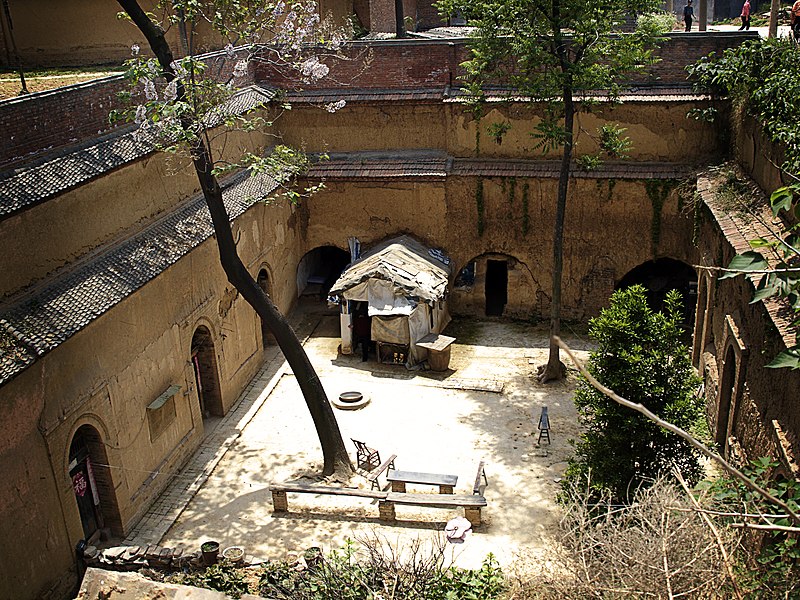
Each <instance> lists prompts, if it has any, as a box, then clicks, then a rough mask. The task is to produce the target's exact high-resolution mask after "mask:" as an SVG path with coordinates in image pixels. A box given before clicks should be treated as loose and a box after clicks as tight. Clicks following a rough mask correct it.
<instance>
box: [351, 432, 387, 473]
mask: <svg viewBox="0 0 800 600" xmlns="http://www.w3.org/2000/svg"><path fill="white" fill-rule="evenodd" d="M350 439H351V440H353V438H350ZM353 443H354V444H355V445H356V468H358V469H361V470H363V471H366V472H367V473H369V472H371V471H374V470H375V469H377V468H378V467H379V466H381V455H380V453H379V452H378V451H377V450H375V448H370V447H369V446H367V445H366V444H365V443H364V442H359V441H358V440H353Z"/></svg>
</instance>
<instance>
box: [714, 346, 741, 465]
mask: <svg viewBox="0 0 800 600" xmlns="http://www.w3.org/2000/svg"><path fill="white" fill-rule="evenodd" d="M735 385H736V352H735V351H734V349H733V346H728V350H727V352H725V361H724V362H723V363H722V380H721V381H720V386H719V403H718V410H717V431H716V435H715V436H714V437H715V440H716V442H717V445H718V446H719V448H720V451H721V452H722V454H723V456H724V455H725V454H726V453H727V451H728V427H729V425H730V423H729V421H730V414H731V404H732V403H733V396H734V386H735Z"/></svg>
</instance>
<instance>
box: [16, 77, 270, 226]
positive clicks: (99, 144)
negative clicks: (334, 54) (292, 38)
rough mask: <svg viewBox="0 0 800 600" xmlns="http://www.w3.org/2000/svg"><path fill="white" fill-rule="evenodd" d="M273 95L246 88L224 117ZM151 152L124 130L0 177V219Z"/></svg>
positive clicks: (149, 143) (144, 138)
mask: <svg viewBox="0 0 800 600" xmlns="http://www.w3.org/2000/svg"><path fill="white" fill-rule="evenodd" d="M273 95H274V92H272V91H270V90H268V89H267V88H264V87H261V86H250V87H247V88H244V89H242V90H241V91H240V92H239V93H237V94H236V95H235V96H233V97H232V98H231V99H230V101H229V102H228V104H227V106H226V107H225V110H224V112H225V113H227V114H242V113H245V112H247V111H249V110H251V109H253V108H255V107H257V106H258V105H260V104H263V103H265V102H268V101H269V100H270V98H272V96H273ZM152 151H153V138H152V137H150V136H148V135H147V134H144V135H136V130H135V128H134V127H126V128H124V129H123V130H122V131H117V132H114V133H112V134H110V135H109V136H106V137H104V138H101V139H100V140H96V141H94V142H93V143H91V144H90V145H84V146H81V147H78V148H70V149H68V150H61V151H60V152H59V153H58V155H57V156H54V157H50V158H49V159H46V160H44V161H42V162H39V163H38V164H35V165H33V166H30V165H28V166H26V167H24V168H20V169H14V170H12V171H8V172H6V173H3V174H0V219H3V218H5V217H7V216H9V215H12V214H14V213H16V212H18V211H20V210H24V209H25V208H27V207H29V206H33V205H35V204H37V203H39V202H42V201H44V200H47V199H48V198H50V197H52V196H55V195H56V194H60V193H62V192H64V191H66V190H68V189H71V188H74V187H76V186H78V185H80V184H82V183H85V182H87V181H89V180H91V179H94V178H95V177H98V176H100V175H102V174H103V173H107V172H108V171H111V170H112V169H116V168H117V167H121V166H122V165H124V164H127V163H129V162H132V161H134V160H137V159H139V158H141V157H143V156H145V155H146V154H148V153H149V152H152Z"/></svg>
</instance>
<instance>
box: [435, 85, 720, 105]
mask: <svg viewBox="0 0 800 600" xmlns="http://www.w3.org/2000/svg"><path fill="white" fill-rule="evenodd" d="M468 98H469V96H468V93H467V91H466V90H464V89H463V88H453V89H452V90H451V91H450V92H449V93H448V94H447V97H446V98H445V99H444V102H448V103H463V102H466V101H467V99H468ZM616 98H617V99H618V100H620V101H622V102H697V101H698V100H710V99H711V95H709V94H707V93H703V92H695V91H694V90H693V89H692V86H691V84H689V83H686V84H684V85H677V84H670V85H658V84H654V85H640V86H634V87H631V88H627V89H624V90H622V91H620V93H619V95H618V96H617V97H616ZM485 99H486V101H487V102H530V101H531V97H530V96H525V95H522V94H519V93H515V92H514V90H512V89H506V88H495V89H488V90H486V97H485ZM575 99H576V100H577V101H581V100H591V101H593V102H607V101H609V99H610V96H609V95H608V93H607V92H602V91H587V92H584V93H576V94H575Z"/></svg>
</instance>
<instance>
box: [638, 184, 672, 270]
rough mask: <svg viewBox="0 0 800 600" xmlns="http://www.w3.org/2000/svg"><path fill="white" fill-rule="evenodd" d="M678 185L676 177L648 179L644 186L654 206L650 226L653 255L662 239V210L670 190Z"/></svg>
mask: <svg viewBox="0 0 800 600" xmlns="http://www.w3.org/2000/svg"><path fill="white" fill-rule="evenodd" d="M677 185H678V182H677V181H676V180H674V179H648V180H647V181H645V183H644V186H645V189H646V190H647V197H648V198H649V199H650V204H651V206H652V207H653V221H652V225H651V226H650V241H651V243H652V245H653V250H652V252H653V256H655V255H656V254H657V251H658V243H659V241H661V210H662V209H663V208H664V203H665V202H666V201H667V197H668V196H669V194H670V192H671V191H672V190H673V189H674V188H675V187H676V186H677Z"/></svg>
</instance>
